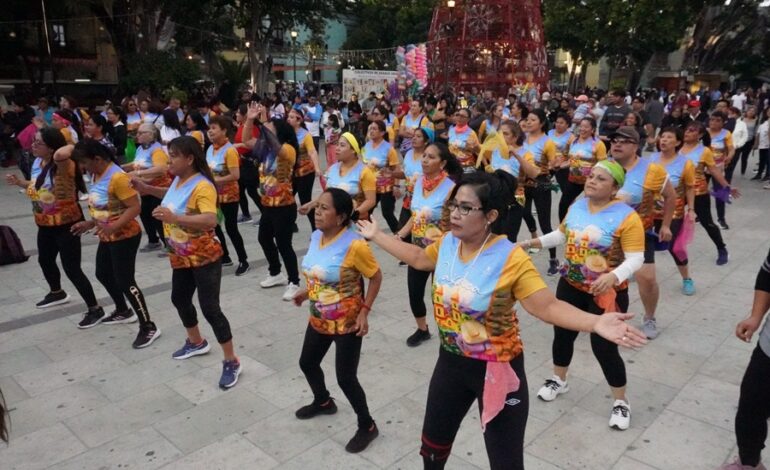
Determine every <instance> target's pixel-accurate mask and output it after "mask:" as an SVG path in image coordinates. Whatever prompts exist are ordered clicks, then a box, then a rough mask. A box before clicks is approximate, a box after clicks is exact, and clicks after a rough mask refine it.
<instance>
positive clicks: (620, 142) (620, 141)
mask: <svg viewBox="0 0 770 470" xmlns="http://www.w3.org/2000/svg"><path fill="white" fill-rule="evenodd" d="M611 142H612V145H625V144H629V145H630V144H635V143H636V142H634V141H633V140H628V139H612V141H611Z"/></svg>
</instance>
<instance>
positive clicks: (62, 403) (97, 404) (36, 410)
mask: <svg viewBox="0 0 770 470" xmlns="http://www.w3.org/2000/svg"><path fill="white" fill-rule="evenodd" d="M108 403H109V400H107V399H106V398H105V397H104V396H103V395H102V394H101V393H99V391H98V390H96V389H95V388H93V387H91V386H90V385H88V384H87V383H82V382H81V383H77V384H73V385H69V386H67V387H62V388H59V389H56V390H54V391H52V392H48V393H44V394H43V395H39V396H36V397H34V398H30V399H28V400H24V401H21V402H16V403H14V404H13V411H11V420H12V422H13V429H12V431H13V435H14V436H17V437H18V436H23V435H25V434H29V433H30V432H33V431H37V430H38V429H42V428H45V427H48V426H51V425H54V424H56V423H57V422H59V421H63V420H65V419H67V418H70V417H72V416H77V415H79V414H81V413H85V412H88V411H93V410H94V409H97V408H101V407H102V406H104V405H106V404H108Z"/></svg>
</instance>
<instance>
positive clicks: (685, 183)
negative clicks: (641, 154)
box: [649, 152, 695, 219]
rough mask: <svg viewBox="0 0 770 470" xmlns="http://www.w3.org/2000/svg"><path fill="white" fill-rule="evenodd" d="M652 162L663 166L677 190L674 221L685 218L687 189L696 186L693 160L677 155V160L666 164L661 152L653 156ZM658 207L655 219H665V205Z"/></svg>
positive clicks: (674, 159)
mask: <svg viewBox="0 0 770 470" xmlns="http://www.w3.org/2000/svg"><path fill="white" fill-rule="evenodd" d="M649 158H650V161H651V162H653V163H657V164H658V165H662V166H663V168H665V169H666V173H668V179H669V181H671V184H672V185H673V186H674V189H675V190H676V208H675V209H674V219H681V218H682V217H684V207H685V206H686V205H687V189H688V188H692V187H694V186H695V165H694V164H693V162H692V160H690V159H689V158H687V157H686V156H684V155H682V154H677V156H676V157H675V158H673V159H672V160H670V161H667V162H664V161H663V159H662V158H661V154H660V152H656V153H654V154H652V155H651V156H650V157H649ZM662 202H663V201H662V200H661V201H660V204H658V205H656V211H655V218H656V219H662V218H663V204H662Z"/></svg>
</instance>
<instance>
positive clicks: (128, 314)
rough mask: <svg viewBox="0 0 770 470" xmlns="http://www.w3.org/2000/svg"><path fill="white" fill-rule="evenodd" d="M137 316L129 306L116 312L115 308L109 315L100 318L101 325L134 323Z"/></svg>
mask: <svg viewBox="0 0 770 470" xmlns="http://www.w3.org/2000/svg"><path fill="white" fill-rule="evenodd" d="M137 320H138V317H137V316H136V315H134V311H133V310H131V309H130V308H129V309H128V310H126V311H125V312H118V311H117V310H115V311H114V312H112V313H111V314H110V316H109V317H107V318H105V319H104V320H102V324H103V325H121V324H123V323H135V322H136V321H137Z"/></svg>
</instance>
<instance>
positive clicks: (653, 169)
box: [618, 158, 668, 230]
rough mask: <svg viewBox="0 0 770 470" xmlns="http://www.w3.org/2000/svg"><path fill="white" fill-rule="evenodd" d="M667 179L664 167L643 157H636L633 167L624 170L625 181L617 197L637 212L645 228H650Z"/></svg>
mask: <svg viewBox="0 0 770 470" xmlns="http://www.w3.org/2000/svg"><path fill="white" fill-rule="evenodd" d="M667 180H668V173H666V169H665V168H663V167H662V166H660V165H658V164H657V163H652V162H651V161H649V160H647V159H645V158H637V161H636V164H634V167H633V168H631V169H630V170H626V182H625V183H624V184H623V187H622V188H620V191H618V199H620V200H621V201H623V202H625V203H626V204H628V205H629V206H631V207H633V208H634V210H636V212H638V213H639V217H641V218H642V224H644V229H645V230H649V229H650V228H652V224H653V221H654V220H655V211H656V210H657V209H656V207H657V205H658V204H660V200H661V199H662V198H663V187H664V186H665V185H666V181H667Z"/></svg>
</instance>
